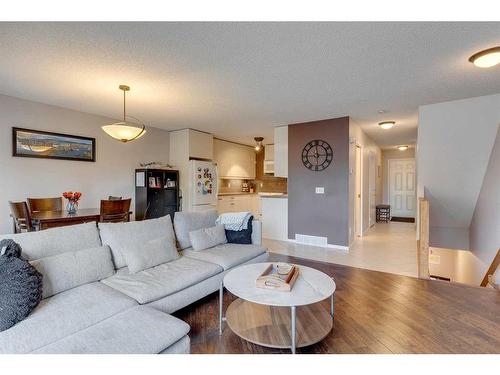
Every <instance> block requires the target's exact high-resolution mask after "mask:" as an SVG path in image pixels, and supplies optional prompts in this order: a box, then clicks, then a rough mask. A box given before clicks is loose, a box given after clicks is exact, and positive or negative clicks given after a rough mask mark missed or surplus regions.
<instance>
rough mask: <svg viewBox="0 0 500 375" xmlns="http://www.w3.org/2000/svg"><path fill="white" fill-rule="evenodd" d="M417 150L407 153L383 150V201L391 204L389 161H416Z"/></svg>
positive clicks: (411, 149)
mask: <svg viewBox="0 0 500 375" xmlns="http://www.w3.org/2000/svg"><path fill="white" fill-rule="evenodd" d="M414 158H415V149H414V148H413V147H412V148H408V149H406V150H405V151H399V150H397V149H395V150H382V191H383V195H382V201H383V202H384V203H385V204H389V203H390V202H389V160H392V159H414Z"/></svg>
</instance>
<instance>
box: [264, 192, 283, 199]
mask: <svg viewBox="0 0 500 375" xmlns="http://www.w3.org/2000/svg"><path fill="white" fill-rule="evenodd" d="M259 197H261V198H278V199H280V198H281V199H283V198H288V194H266V193H261V194H259Z"/></svg>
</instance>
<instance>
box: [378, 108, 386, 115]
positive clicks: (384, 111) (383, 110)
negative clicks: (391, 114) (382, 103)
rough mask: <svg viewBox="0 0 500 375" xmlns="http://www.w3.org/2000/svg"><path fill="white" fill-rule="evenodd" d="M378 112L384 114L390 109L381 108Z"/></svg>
mask: <svg viewBox="0 0 500 375" xmlns="http://www.w3.org/2000/svg"><path fill="white" fill-rule="evenodd" d="M377 112H378V113H380V114H381V115H382V114H384V113H387V112H388V111H386V110H385V109H379V110H378V111H377Z"/></svg>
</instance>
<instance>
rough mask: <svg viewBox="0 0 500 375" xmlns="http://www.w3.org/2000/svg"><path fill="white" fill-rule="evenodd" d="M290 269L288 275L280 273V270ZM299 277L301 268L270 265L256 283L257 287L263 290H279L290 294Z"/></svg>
mask: <svg viewBox="0 0 500 375" xmlns="http://www.w3.org/2000/svg"><path fill="white" fill-rule="evenodd" d="M280 267H281V269H283V268H286V267H290V270H289V271H288V272H287V273H283V272H280V273H278V269H279V268H280ZM298 276H299V267H297V266H295V265H286V264H283V263H282V264H274V263H273V264H270V265H269V266H268V267H267V268H266V269H265V270H264V272H262V274H261V275H260V276H259V277H258V278H257V280H256V281H255V286H256V287H257V288H262V289H271V290H277V291H280V292H290V291H291V290H292V288H293V284H295V281H296V280H297V277H298Z"/></svg>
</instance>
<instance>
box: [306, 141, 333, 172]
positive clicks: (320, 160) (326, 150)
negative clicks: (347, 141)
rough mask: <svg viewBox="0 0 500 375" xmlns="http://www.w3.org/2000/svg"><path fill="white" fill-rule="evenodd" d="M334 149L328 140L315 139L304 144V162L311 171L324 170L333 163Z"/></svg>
mask: <svg viewBox="0 0 500 375" xmlns="http://www.w3.org/2000/svg"><path fill="white" fill-rule="evenodd" d="M332 160H333V151H332V148H331V147H330V145H329V144H328V142H325V141H322V140H320V139H315V140H314V141H311V142H309V143H308V144H306V145H305V146H304V149H303V150H302V163H303V164H304V166H305V167H306V168H308V169H310V170H311V171H316V172H318V171H322V170H324V169H326V168H328V166H329V165H330V164H331V162H332Z"/></svg>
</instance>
